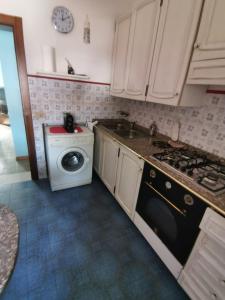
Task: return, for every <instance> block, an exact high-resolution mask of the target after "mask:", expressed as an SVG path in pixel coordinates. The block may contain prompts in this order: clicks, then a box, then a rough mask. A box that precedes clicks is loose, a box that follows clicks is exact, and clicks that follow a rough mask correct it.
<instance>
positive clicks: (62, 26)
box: [52, 6, 74, 33]
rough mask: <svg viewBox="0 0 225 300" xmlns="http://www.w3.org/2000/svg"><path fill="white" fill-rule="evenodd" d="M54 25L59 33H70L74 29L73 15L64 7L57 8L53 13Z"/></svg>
mask: <svg viewBox="0 0 225 300" xmlns="http://www.w3.org/2000/svg"><path fill="white" fill-rule="evenodd" d="M52 24H53V26H54V28H55V30H57V31H58V32H61V33H69V32H71V31H72V29H73V27H74V20H73V15H72V13H71V12H70V11H69V10H68V9H67V8H66V7H64V6H56V7H55V8H54V9H53V12H52Z"/></svg>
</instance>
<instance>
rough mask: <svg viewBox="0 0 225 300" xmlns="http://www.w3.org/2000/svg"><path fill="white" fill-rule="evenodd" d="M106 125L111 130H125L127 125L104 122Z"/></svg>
mask: <svg viewBox="0 0 225 300" xmlns="http://www.w3.org/2000/svg"><path fill="white" fill-rule="evenodd" d="M104 126H105V127H106V128H107V129H110V130H113V131H114V130H123V129H126V127H127V126H126V125H125V124H123V123H114V124H104Z"/></svg>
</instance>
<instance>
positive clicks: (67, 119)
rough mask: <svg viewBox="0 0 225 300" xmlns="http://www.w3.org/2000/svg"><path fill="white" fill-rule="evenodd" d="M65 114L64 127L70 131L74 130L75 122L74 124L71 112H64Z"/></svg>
mask: <svg viewBox="0 0 225 300" xmlns="http://www.w3.org/2000/svg"><path fill="white" fill-rule="evenodd" d="M63 114H64V129H65V130H66V131H67V132H69V133H73V132H74V124H73V116H72V115H71V114H70V113H67V112H65V113H63Z"/></svg>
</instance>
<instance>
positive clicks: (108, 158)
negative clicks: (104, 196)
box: [101, 136, 119, 194]
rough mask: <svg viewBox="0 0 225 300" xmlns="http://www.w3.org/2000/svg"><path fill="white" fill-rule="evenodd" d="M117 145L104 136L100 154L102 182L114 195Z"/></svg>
mask: <svg viewBox="0 0 225 300" xmlns="http://www.w3.org/2000/svg"><path fill="white" fill-rule="evenodd" d="M118 152H119V145H118V144H117V143H116V142H115V141H113V139H112V138H109V137H107V136H104V138H103V153H102V172H101V175H102V180H103V182H104V183H105V185H106V187H107V188H108V189H109V191H110V192H111V193H112V194H114V189H115V184H116V171H117V163H118Z"/></svg>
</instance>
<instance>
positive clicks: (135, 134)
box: [114, 129, 147, 139]
mask: <svg viewBox="0 0 225 300" xmlns="http://www.w3.org/2000/svg"><path fill="white" fill-rule="evenodd" d="M114 132H115V133H116V134H118V135H119V136H121V137H123V138H128V139H136V138H142V137H146V136H147V134H146V133H144V132H143V131H140V130H135V129H128V130H127V129H116V130H114Z"/></svg>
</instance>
